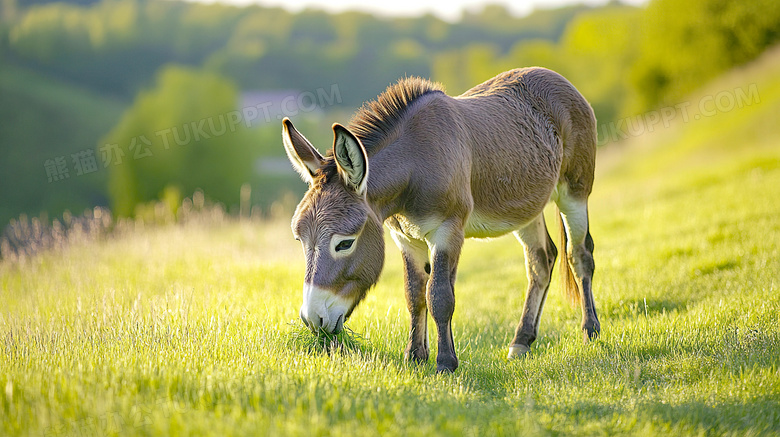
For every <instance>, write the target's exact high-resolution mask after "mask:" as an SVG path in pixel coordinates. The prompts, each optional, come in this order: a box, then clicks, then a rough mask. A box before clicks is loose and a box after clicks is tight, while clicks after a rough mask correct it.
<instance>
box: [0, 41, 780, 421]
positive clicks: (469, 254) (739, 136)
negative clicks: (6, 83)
mask: <svg viewBox="0 0 780 437" xmlns="http://www.w3.org/2000/svg"><path fill="white" fill-rule="evenodd" d="M778 65H780V58H778V57H777V56H774V57H771V58H765V59H763V60H761V61H760V62H759V63H757V64H756V65H755V66H753V67H751V68H748V69H745V70H743V71H738V72H734V73H733V74H731V75H729V76H727V77H725V78H723V79H722V80H721V81H719V82H717V83H714V84H712V86H711V87H710V89H708V90H705V91H704V94H702V95H709V94H715V93H717V92H719V91H720V90H728V89H731V90H733V89H734V87H735V86H743V85H746V84H750V83H756V84H757V86H758V90H759V92H760V97H761V101H760V103H759V102H757V103H755V104H753V105H750V106H746V107H743V108H739V109H734V110H732V111H728V112H723V113H720V114H718V115H716V116H713V117H707V118H702V119H699V120H697V121H695V122H694V121H691V122H690V123H687V124H684V123H676V124H674V125H673V126H671V127H670V128H669V129H664V130H659V131H657V132H655V133H654V134H653V135H646V136H643V137H642V138H637V139H635V141H632V142H630V143H629V144H627V145H613V146H608V149H606V150H603V151H602V152H603V153H602V155H603V156H601V157H600V158H599V159H600V160H601V161H600V162H603V165H601V169H602V170H601V172H600V175H599V178H598V180H597V186H596V188H595V190H594V194H593V197H592V201H591V207H590V211H591V216H592V233H593V236H594V239H595V243H596V266H597V267H596V276H595V282H594V290H595V296H596V304H597V308H598V311H599V315H600V319H601V326H602V336H601V338H600V339H599V340H598V341H595V342H593V343H590V344H582V342H581V335H580V333H579V332H578V327H579V311H578V310H575V309H573V308H571V307H570V306H569V304H568V303H567V302H566V301H565V299H564V298H563V296H562V293H560V292H557V290H558V284H557V281H556V282H554V283H553V285H552V288H553V290H556V291H554V292H551V294H550V297H549V298H548V301H547V305H546V307H545V313H544V316H543V318H542V326H541V329H540V338H539V339H538V340H537V341H536V343H534V345H533V347H532V351H531V354H530V356H529V357H528V358H527V359H524V360H520V361H515V362H508V361H506V359H505V358H504V357H505V354H506V348H507V346H508V344H509V341H510V340H511V338H512V333H513V330H514V328H515V325H516V323H517V321H518V320H519V317H520V311H521V308H522V301H523V293H524V288H525V284H526V281H525V273H524V265H523V257H522V250H521V247H520V245H519V244H518V243H517V242H516V241H514V240H513V239H511V238H502V239H498V240H494V241H491V242H468V243H467V244H466V248H465V251H464V254H463V257H462V261H461V268H460V270H459V276H458V282H457V284H456V297H457V305H456V310H455V316H454V321H453V326H454V328H453V329H454V334H455V343H456V350H457V351H458V353H459V358H460V360H461V361H460V368H459V369H458V371H457V372H455V373H454V374H452V375H437V374H435V372H434V364H433V361H434V360H431V363H429V364H428V365H427V366H411V365H408V364H406V363H405V362H404V361H403V359H402V350H403V347H404V346H405V343H406V334H407V324H408V317H409V316H408V314H407V312H406V309H405V303H404V299H403V293H402V288H401V287H402V271H401V264H400V260H399V258H400V257H399V255H398V251H397V250H396V249H395V247H393V246H391V245H390V242H389V241H388V249H387V252H388V258H387V266H386V268H385V271H384V274H383V276H382V279H381V280H380V283H379V284H378V286H377V287H376V289H374V290H372V291H371V292H370V294H369V296H368V298H367V299H366V301H365V302H364V303H363V304H362V305H361V307H360V308H359V309H358V310H357V311H356V312H355V314H354V315H353V317H352V318H351V319H350V321H349V322H348V324H347V327H349V328H350V329H351V330H352V331H353V332H354V333H355V334H356V336H359V338H357V339H354V341H353V342H351V343H350V344H347V345H346V346H345V347H343V348H330V349H328V348H323V347H322V346H319V345H317V344H315V342H313V341H312V339H313V337H312V336H311V335H309V334H307V333H306V332H305V331H303V330H302V325H301V324H300V322H299V321H298V320H297V314H298V308H299V306H300V303H301V302H300V301H301V291H300V290H301V283H302V274H303V260H302V255H301V253H300V249H299V248H298V246H297V245H296V244H297V243H296V242H295V241H294V240H293V239H292V237H291V235H290V231H289V228H288V227H287V224H286V223H254V222H236V221H232V220H224V221H214V220H212V221H206V222H199V221H194V222H192V223H189V224H186V225H179V226H163V227H148V226H147V227H146V228H143V227H140V226H139V227H138V229H135V230H132V231H126V232H124V233H122V234H120V235H117V236H116V237H114V238H110V239H108V240H101V241H96V242H84V243H76V244H73V245H71V246H69V247H67V248H65V249H62V250H58V251H50V252H47V253H43V254H40V255H38V256H35V257H33V258H25V259H19V260H5V261H3V262H2V263H0V287H1V288H0V289H1V290H2V301H3V306H2V307H1V308H0V335H2V349H0V354H1V355H0V388H4V391H3V392H0V416H2V424H1V425H0V434H4V435H152V436H162V435H203V434H213V435H305V436H310V435H315V436H316V435H348V436H356V435H378V434H380V435H562V434H563V435H614V434H626V435H735V436H736V435H740V436H742V435H773V434H777V433H780V324H779V323H778V314H779V313H780V290H779V287H780V283H778V272H780V250H779V249H778V247H779V246H780V245H779V244H778V243H780V237H778V236H779V235H780V202H779V201H778V194H777V187H780V147H779V146H780V140H778V134H780V127H778V125H777V114H778V113H780V83H778V82H777V80H776V78H777V77H780V74H778V72H780V68H778ZM707 93H709V94H707ZM700 98H701V97H693V98H692V101H693V102H694V103H695V102H696V101H697V99H700ZM692 106H696V105H695V104H694V105H692ZM691 120H693V117H691ZM548 222H550V223H552V222H551V221H549V220H548ZM551 231H553V232H557V230H555V229H551ZM556 276H557V275H556ZM430 323H432V321H431V322H430ZM430 335H433V333H431V334H430ZM431 339H432V340H434V337H431ZM431 345H432V346H434V345H435V341H432V342H431ZM434 349H435V346H434ZM432 352H434V351H432Z"/></svg>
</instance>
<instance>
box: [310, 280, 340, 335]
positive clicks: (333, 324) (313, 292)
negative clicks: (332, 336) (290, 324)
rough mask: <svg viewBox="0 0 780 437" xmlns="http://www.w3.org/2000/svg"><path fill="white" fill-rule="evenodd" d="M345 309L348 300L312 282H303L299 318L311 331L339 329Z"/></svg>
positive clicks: (332, 331)
mask: <svg viewBox="0 0 780 437" xmlns="http://www.w3.org/2000/svg"><path fill="white" fill-rule="evenodd" d="M347 311H349V302H348V301H347V300H346V299H344V298H342V297H340V296H337V295H336V294H335V293H333V292H332V291H330V290H326V289H324V288H320V287H317V286H316V285H314V284H308V283H307V284H303V305H301V320H303V323H305V324H306V325H307V326H309V328H311V329H312V330H313V331H315V332H316V331H319V330H323V331H325V332H327V333H337V332H339V331H341V329H342V328H344V318H345V317H346V315H347Z"/></svg>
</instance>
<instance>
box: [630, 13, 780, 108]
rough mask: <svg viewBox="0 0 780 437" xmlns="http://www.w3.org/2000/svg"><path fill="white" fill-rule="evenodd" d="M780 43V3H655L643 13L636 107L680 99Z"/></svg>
mask: <svg viewBox="0 0 780 437" xmlns="http://www.w3.org/2000/svg"><path fill="white" fill-rule="evenodd" d="M777 41H780V3H778V2H777V1H776V0H750V1H731V0H688V1H682V2H681V1H676V0H655V1H653V2H652V3H650V4H649V5H648V7H647V9H646V10H645V11H644V13H643V17H642V22H641V42H640V45H639V52H640V53H641V56H640V57H639V60H638V62H637V63H636V65H635V66H634V67H633V69H632V71H631V79H632V82H633V85H634V87H635V88H636V90H637V91H638V94H639V99H638V100H637V104H636V109H638V110H642V109H646V108H651V107H654V106H658V105H661V104H668V103H673V102H675V101H678V100H679V99H681V98H683V97H684V96H685V95H686V94H687V93H689V92H691V91H693V90H694V89H696V88H697V87H699V86H701V84H703V83H705V82H707V81H709V80H711V79H713V78H714V77H716V76H718V75H719V74H720V73H722V72H724V71H726V70H727V69H729V68H731V67H733V66H735V65H740V64H742V63H745V62H747V61H749V60H751V59H754V58H755V57H756V56H758V54H760V53H761V52H762V51H763V50H765V49H766V48H767V47H768V46H770V45H771V44H774V43H775V42H777Z"/></svg>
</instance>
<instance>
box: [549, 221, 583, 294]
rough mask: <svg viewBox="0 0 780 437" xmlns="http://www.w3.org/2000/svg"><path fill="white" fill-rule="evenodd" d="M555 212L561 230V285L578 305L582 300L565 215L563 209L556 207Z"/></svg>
mask: <svg viewBox="0 0 780 437" xmlns="http://www.w3.org/2000/svg"><path fill="white" fill-rule="evenodd" d="M555 213H556V215H557V216H558V227H559V228H560V230H561V234H560V235H561V238H560V240H559V241H560V244H561V256H560V258H561V266H560V271H561V287H562V288H563V290H564V292H565V293H566V297H568V298H569V302H570V303H571V304H572V305H576V304H578V303H579V302H580V290H579V287H577V280H576V279H575V278H574V270H573V267H572V265H571V263H570V262H569V251H568V249H567V245H568V241H569V238H568V237H567V235H566V226H564V224H563V216H562V215H561V211H560V210H559V209H558V208H556V209H555Z"/></svg>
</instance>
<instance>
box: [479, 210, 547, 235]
mask: <svg viewBox="0 0 780 437" xmlns="http://www.w3.org/2000/svg"><path fill="white" fill-rule="evenodd" d="M535 217H536V216H534V217H530V218H529V217H520V216H516V217H511V216H510V217H494V216H491V215H490V214H485V213H482V212H480V211H474V212H472V213H471V215H470V216H469V219H468V221H467V222H466V238H495V237H500V236H502V235H505V234H508V233H510V232H514V231H516V230H518V229H520V228H522V227H523V226H525V225H527V224H528V223H530V222H531V221H533V219H534V218H535Z"/></svg>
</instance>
